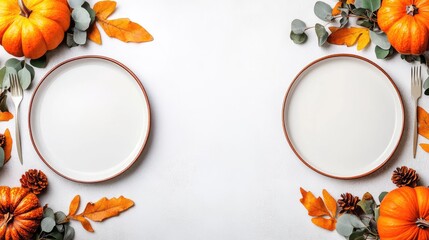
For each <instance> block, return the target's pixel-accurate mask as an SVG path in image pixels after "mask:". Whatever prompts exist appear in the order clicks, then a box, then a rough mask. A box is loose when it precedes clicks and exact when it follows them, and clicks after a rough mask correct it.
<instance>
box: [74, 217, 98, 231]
mask: <svg viewBox="0 0 429 240" xmlns="http://www.w3.org/2000/svg"><path fill="white" fill-rule="evenodd" d="M70 218H71V219H74V220H76V221H79V222H80V223H81V224H82V227H83V228H85V230H86V231H88V232H94V229H93V228H92V226H91V223H90V222H89V221H88V219H86V218H84V217H83V216H70Z"/></svg>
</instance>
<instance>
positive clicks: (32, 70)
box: [24, 64, 36, 81]
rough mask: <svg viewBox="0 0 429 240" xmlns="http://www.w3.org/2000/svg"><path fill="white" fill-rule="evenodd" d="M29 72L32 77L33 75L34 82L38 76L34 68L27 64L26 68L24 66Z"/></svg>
mask: <svg viewBox="0 0 429 240" xmlns="http://www.w3.org/2000/svg"><path fill="white" fill-rule="evenodd" d="M24 67H25V68H26V69H27V70H28V71H29V72H30V75H31V81H33V79H34V75H35V74H36V73H35V72H34V68H33V67H32V66H31V65H29V64H25V66H24Z"/></svg>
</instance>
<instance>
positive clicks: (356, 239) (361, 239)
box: [349, 230, 367, 240]
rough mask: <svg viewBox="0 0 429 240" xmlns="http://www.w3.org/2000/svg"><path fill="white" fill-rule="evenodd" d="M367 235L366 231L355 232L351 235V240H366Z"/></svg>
mask: <svg viewBox="0 0 429 240" xmlns="http://www.w3.org/2000/svg"><path fill="white" fill-rule="evenodd" d="M366 233H367V232H366V230H363V231H355V232H353V233H352V234H351V235H350V237H349V240H366V239H367V237H366V236H365V234H366Z"/></svg>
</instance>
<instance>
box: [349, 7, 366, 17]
mask: <svg viewBox="0 0 429 240" xmlns="http://www.w3.org/2000/svg"><path fill="white" fill-rule="evenodd" d="M366 11H367V10H366V9H365V8H355V9H352V13H353V14H354V15H357V16H366Z"/></svg>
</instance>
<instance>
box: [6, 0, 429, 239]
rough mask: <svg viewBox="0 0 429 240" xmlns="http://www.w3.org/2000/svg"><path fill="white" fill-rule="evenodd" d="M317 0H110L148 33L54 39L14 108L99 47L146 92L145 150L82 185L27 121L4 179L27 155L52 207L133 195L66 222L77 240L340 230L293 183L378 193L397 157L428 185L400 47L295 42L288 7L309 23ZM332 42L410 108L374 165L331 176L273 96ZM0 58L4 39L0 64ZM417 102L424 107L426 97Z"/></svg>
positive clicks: (15, 181) (12, 177)
mask: <svg viewBox="0 0 429 240" xmlns="http://www.w3.org/2000/svg"><path fill="white" fill-rule="evenodd" d="M328 1H329V3H332V4H334V3H335V1H333V0H328ZM315 2H316V1H284V0H217V1H214V0H181V1H176V0H128V1H118V9H117V11H116V13H115V14H114V15H113V16H112V18H116V17H129V18H131V19H132V20H134V21H136V22H138V23H140V24H141V25H143V26H144V27H145V28H146V29H147V30H149V31H150V32H151V33H152V35H153V36H154V38H155V40H154V41H153V42H150V43H145V44H125V43H122V42H120V41H118V40H114V39H109V38H108V37H107V36H106V35H105V34H104V33H102V35H103V45H102V46H98V45H96V44H94V43H89V44H88V45H87V46H85V47H77V48H73V49H67V48H66V47H62V48H60V49H58V50H56V51H55V52H53V53H51V54H49V65H48V66H47V67H46V68H45V69H41V70H40V69H39V70H37V73H36V79H35V81H34V83H33V87H32V89H31V90H29V91H27V92H26V96H25V99H24V101H23V104H22V108H21V111H22V119H23V120H24V119H25V120H26V119H27V116H28V112H27V111H28V105H29V101H30V96H31V94H32V93H33V91H34V86H35V84H37V83H38V82H39V81H40V79H41V78H42V76H43V75H44V74H45V72H47V71H48V70H49V69H51V68H52V67H53V66H55V65H56V64H58V63H59V62H61V61H63V60H66V59H68V58H71V57H75V56H81V55H87V54H100V55H106V56H109V57H112V58H115V59H117V60H119V61H121V62H122V63H124V64H125V65H127V66H128V67H129V68H131V69H132V70H133V71H134V72H135V73H136V75H137V76H138V77H139V78H140V79H141V81H142V83H143V85H144V86H145V88H146V91H147V93H148V95H149V99H150V103H151V107H152V131H151V137H150V140H149V143H148V144H147V146H146V151H145V152H144V154H143V155H142V156H141V158H140V160H139V161H138V162H137V163H135V165H134V166H133V167H132V168H131V169H130V170H129V171H127V172H126V173H125V174H123V175H121V176H120V177H118V178H115V179H114V180H111V181H108V182H104V183H98V184H79V183H75V182H71V181H68V180H66V179H64V178H62V177H60V176H57V175H56V174H55V173H54V172H53V171H51V170H50V169H49V168H48V167H47V166H46V165H45V164H44V163H43V162H42V161H41V160H40V159H39V157H38V156H37V154H36V152H35V150H34V149H33V146H32V144H31V142H30V138H29V133H28V126H27V122H24V121H23V122H22V138H23V139H22V142H23V156H24V166H21V165H20V163H19V161H18V158H17V154H16V150H15V148H14V149H13V152H12V159H11V161H10V162H9V163H8V164H7V165H6V166H5V167H4V168H3V169H2V171H1V174H0V181H1V184H2V185H9V186H18V185H19V178H20V177H21V174H23V173H24V172H25V171H26V170H28V169H30V168H37V169H41V170H43V171H44V172H45V173H46V174H47V176H48V178H49V191H47V192H46V193H45V194H44V195H42V197H41V200H42V202H43V204H45V203H49V205H50V206H51V207H52V208H54V209H56V210H63V211H65V212H67V211H68V206H69V203H70V201H71V199H72V198H73V196H75V195H76V194H80V195H81V196H82V202H83V203H86V202H88V201H96V200H98V199H99V198H101V197H104V196H106V197H114V196H120V195H124V196H126V197H128V198H131V199H133V200H134V201H135V207H133V208H132V209H130V210H129V211H127V212H125V213H123V214H122V215H121V216H120V217H117V218H112V219H109V220H107V221H105V222H103V223H93V227H94V229H95V233H87V232H85V231H84V230H83V228H82V227H81V226H80V224H79V223H77V222H73V224H72V226H73V227H75V229H76V238H75V239H146V240H170V239H174V240H200V239H205V240H219V239H224V240H236V239H242V240H260V239H264V240H283V239H343V238H342V237H340V236H339V235H338V234H336V233H335V232H333V233H331V232H328V231H326V230H323V229H320V228H318V227H316V226H314V225H313V224H312V223H311V221H310V217H308V216H307V213H306V210H305V209H304V207H303V206H302V205H301V203H300V202H299V199H300V197H301V196H300V192H299V187H303V188H305V189H307V190H311V191H313V192H314V193H315V194H316V195H320V194H321V191H322V189H323V188H326V189H327V190H328V191H329V192H330V193H331V194H332V195H333V196H334V197H335V198H339V195H340V194H341V193H344V192H351V193H354V194H357V195H363V194H364V193H365V192H366V191H369V192H371V193H373V194H374V196H378V194H379V193H380V192H382V191H384V190H391V189H393V188H395V186H394V185H393V184H392V183H391V182H390V177H391V173H392V171H393V170H394V169H395V168H396V167H398V166H402V165H407V166H409V167H412V168H415V169H416V170H417V171H418V172H419V173H420V176H421V178H422V180H423V181H422V182H423V183H424V184H425V185H427V184H428V183H429V180H428V179H427V178H428V177H427V176H428V173H429V169H428V163H429V154H428V153H424V152H423V151H422V150H421V149H418V152H417V159H416V160H413V159H412V154H411V146H412V139H411V129H410V128H409V127H408V126H409V125H410V123H411V119H410V118H408V116H410V115H411V114H410V112H411V101H410V94H409V92H410V84H409V68H410V67H409V64H408V63H406V62H405V61H403V60H401V59H400V57H399V56H396V57H395V58H394V59H392V60H389V61H383V60H378V59H376V57H375V55H374V53H373V46H372V47H370V48H368V49H366V50H363V51H360V52H357V50H356V48H355V47H352V48H347V47H345V46H325V47H323V48H319V47H318V46H317V40H316V36H315V34H314V33H313V32H311V33H310V34H309V40H308V42H307V43H306V44H305V45H301V46H300V45H295V44H294V43H293V42H292V41H291V40H290V39H289V32H290V23H291V21H292V20H293V19H294V18H301V19H302V20H304V21H305V22H306V23H307V24H308V25H312V24H314V23H316V22H320V21H319V20H317V18H316V17H315V16H314V14H313V5H314V3H315ZM90 3H91V5H92V4H93V3H95V1H90ZM333 53H356V54H359V55H361V56H364V57H367V58H369V59H371V60H373V61H375V62H376V63H377V64H379V65H380V66H381V67H383V68H384V69H385V70H386V71H387V73H389V74H390V75H391V76H392V78H393V79H394V81H395V82H396V84H397V85H398V88H399V89H400V91H401V93H402V95H403V101H404V104H405V110H406V116H407V120H406V128H405V132H404V136H403V139H402V142H401V145H400V147H399V149H398V151H397V153H396V154H395V156H394V157H393V158H392V159H391V160H390V161H389V162H388V163H387V164H386V165H385V166H384V167H383V168H382V169H380V170H379V171H377V172H376V173H374V174H372V175H370V176H368V177H365V178H362V179H357V180H349V181H344V180H336V179H331V178H328V177H325V176H322V175H319V174H317V173H315V172H313V171H312V170H311V169H309V168H307V167H306V166H305V165H304V164H303V163H301V162H300V161H299V160H298V158H297V157H296V156H295V155H294V153H293V152H292V150H291V149H290V148H289V145H288V144H287V142H286V139H285V137H284V134H283V130H282V119H281V117H282V113H281V109H282V103H283V97H284V94H285V92H286V89H287V88H288V86H289V84H290V83H291V80H292V79H293V77H294V76H295V75H296V74H297V73H298V71H299V70H300V69H301V68H303V67H304V66H305V65H306V64H308V63H309V62H310V61H312V60H315V59H317V58H319V57H323V56H326V55H328V54H333ZM9 57H10V56H9V55H7V54H6V53H5V52H4V51H3V50H1V52H0V61H1V63H2V64H4V61H5V60H6V59H8V58H9ZM424 76H426V73H425V74H424ZM420 104H421V105H422V106H425V107H426V108H427V109H428V107H429V103H428V97H423V98H422V99H421V101H420ZM11 108H12V105H11ZM6 127H9V128H11V130H12V131H13V121H11V122H6V123H0V129H2V130H1V131H3V130H4V129H5V128H6ZM111 130H112V131H117V130H120V129H111ZM420 141H421V142H429V140H424V139H423V138H421V137H420ZM362 151H365V149H362Z"/></svg>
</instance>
